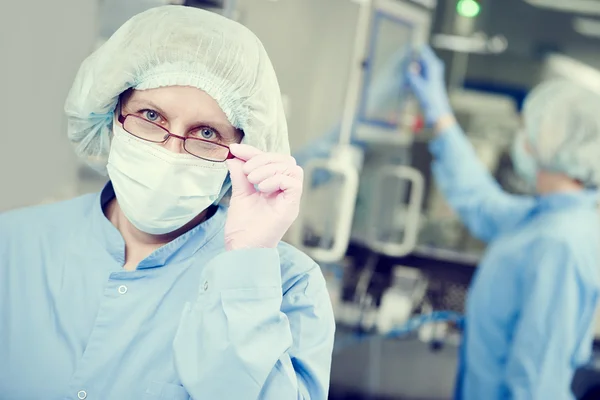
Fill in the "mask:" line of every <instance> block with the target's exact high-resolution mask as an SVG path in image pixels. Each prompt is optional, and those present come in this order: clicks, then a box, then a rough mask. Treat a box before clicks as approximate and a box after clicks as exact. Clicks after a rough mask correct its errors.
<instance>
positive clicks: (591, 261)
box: [529, 221, 600, 287]
mask: <svg viewBox="0 0 600 400" xmlns="http://www.w3.org/2000/svg"><path fill="white" fill-rule="evenodd" d="M594 223H595V224H597V223H598V222H597V221H595V222H594ZM582 228H583V229H582ZM599 244H600V227H597V228H593V227H589V229H587V227H582V226H581V225H579V226H577V224H571V223H565V225H563V226H562V229H554V230H547V231H545V232H544V233H543V234H541V235H540V236H539V237H538V238H537V239H536V240H535V241H534V242H533V243H532V247H531V251H530V252H529V254H530V257H531V258H532V259H531V262H530V263H529V266H530V268H531V272H532V273H533V275H539V274H550V275H552V276H555V277H556V278H557V279H576V280H577V281H579V282H580V283H582V284H583V283H585V284H586V285H593V286H595V287H599V286H600V262H599V259H600V257H599V256H600V251H599V250H598V248H599V247H598V245H599Z"/></svg>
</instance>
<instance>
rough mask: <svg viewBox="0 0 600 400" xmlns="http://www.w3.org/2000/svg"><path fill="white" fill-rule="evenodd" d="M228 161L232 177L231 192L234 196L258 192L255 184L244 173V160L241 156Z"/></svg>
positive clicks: (230, 176)
mask: <svg viewBox="0 0 600 400" xmlns="http://www.w3.org/2000/svg"><path fill="white" fill-rule="evenodd" d="M226 163H227V168H229V178H230V179H231V192H232V195H233V196H240V195H242V196H243V195H248V194H252V193H254V192H256V190H255V189H254V185H253V184H251V183H250V182H249V181H248V177H247V176H246V174H244V171H243V168H244V164H245V162H244V161H242V160H240V159H239V158H234V159H231V160H227V161H226Z"/></svg>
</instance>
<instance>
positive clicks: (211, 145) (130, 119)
mask: <svg viewBox="0 0 600 400" xmlns="http://www.w3.org/2000/svg"><path fill="white" fill-rule="evenodd" d="M119 122H120V123H121V124H122V125H123V129H125V131H126V132H127V133H129V134H130V135H133V136H135V137H136V138H138V139H142V140H145V141H147V142H152V143H164V142H166V141H167V139H169V138H170V137H171V136H172V137H174V138H177V139H180V140H182V141H183V149H184V150H185V151H186V152H187V153H189V154H191V155H193V156H194V157H198V158H201V159H203V160H206V161H212V162H223V161H225V160H228V159H232V158H235V157H234V156H233V155H232V154H231V152H230V151H229V147H227V146H225V145H223V144H219V143H215V142H211V141H209V140H205V139H199V138H195V137H185V136H179V135H175V134H173V133H171V132H169V131H168V130H166V129H165V128H163V127H162V126H160V125H157V124H155V123H153V122H150V121H148V120H147V119H144V118H141V117H138V116H137V115H133V114H127V115H125V116H123V115H122V114H119Z"/></svg>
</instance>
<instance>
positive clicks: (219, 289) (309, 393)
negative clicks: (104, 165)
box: [0, 184, 335, 400]
mask: <svg viewBox="0 0 600 400" xmlns="http://www.w3.org/2000/svg"><path fill="white" fill-rule="evenodd" d="M112 198H114V192H113V190H112V187H111V185H110V184H109V185H107V187H106V188H105V189H104V191H103V192H102V195H87V196H83V197H80V198H77V199H73V200H70V201H66V202H62V203H58V204H53V205H44V206H38V207H33V208H27V209H22V210H17V211H11V212H7V213H4V214H2V215H0V398H1V399H3V400H37V399H49V400H54V399H61V400H64V399H94V400H95V399H98V400H107V399H111V400H121V399H136V400H137V399H169V400H183V399H190V398H193V399H198V400H200V399H211V400H212V399H258V398H260V399H268V400H271V399H272V400H281V399H319V400H321V399H323V400H324V399H326V398H327V392H328V387H329V371H330V366H331V353H332V348H333V339H334V330H335V324H334V318H333V312H332V308H331V303H330V300H329V295H328V293H327V289H326V286H325V281H324V279H323V276H322V274H321V271H320V268H319V267H318V266H317V265H316V264H315V263H314V262H313V261H312V260H311V259H310V258H309V257H307V256H305V255H304V254H302V253H301V252H299V251H298V250H296V249H294V248H292V247H291V246H289V245H286V244H283V243H282V244H281V245H280V246H279V247H278V248H277V249H248V250H238V251H231V252H226V251H225V249H224V240H223V227H224V223H225V217H226V209H223V208H219V209H218V210H217V211H216V213H215V215H213V216H212V217H211V218H210V219H209V220H207V221H206V222H205V223H203V224H201V225H199V226H198V227H196V228H194V229H193V230H191V231H189V232H188V233H186V234H184V235H182V236H181V237H179V238H177V239H175V240H174V241H172V242H171V243H168V244H167V245H165V246H163V247H161V248H160V249H158V250H156V251H155V252H154V253H152V254H151V255H150V256H149V257H147V258H146V259H144V260H143V261H142V262H141V263H140V264H139V266H138V269H137V270H135V271H125V270H123V269H122V265H123V263H124V242H123V239H122V237H121V235H120V234H119V232H118V231H117V230H116V228H115V227H114V226H113V225H112V224H111V223H110V222H109V221H108V220H107V219H106V217H105V216H104V214H103V212H102V208H103V206H104V205H106V204H107V203H108V202H109V201H110V200H111V199H112Z"/></svg>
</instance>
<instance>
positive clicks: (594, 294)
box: [405, 47, 600, 400]
mask: <svg viewBox="0 0 600 400" xmlns="http://www.w3.org/2000/svg"><path fill="white" fill-rule="evenodd" d="M418 61H419V63H420V65H421V66H422V70H421V72H420V73H416V72H408V71H409V69H408V68H406V69H405V71H407V72H406V74H407V76H408V81H409V83H410V85H411V87H412V89H413V91H414V93H415V95H416V97H417V99H418V100H419V102H420V103H421V106H422V109H423V113H424V116H425V119H426V121H427V122H428V123H429V124H430V125H431V126H432V127H433V128H434V130H435V133H436V135H437V138H435V139H434V140H433V141H432V142H431V144H430V149H431V153H432V154H433V157H434V164H433V173H434V175H435V178H436V182H437V184H438V187H439V188H440V189H441V190H442V192H443V193H444V195H445V197H446V199H447V200H448V202H449V203H450V205H451V206H452V207H453V208H454V209H455V210H456V211H457V212H458V214H459V215H460V217H461V218H462V220H463V221H464V222H465V224H466V225H467V226H468V228H469V229H470V230H471V232H472V233H473V234H474V235H476V236H477V237H479V238H480V239H482V240H484V241H486V242H488V243H489V246H488V248H487V251H486V254H485V255H484V257H483V259H482V260H481V263H480V265H479V268H478V269H477V273H476V274H475V277H474V280H473V282H472V285H471V288H470V290H469V296H468V300H467V305H466V328H465V332H464V338H463V339H464V340H463V346H462V351H461V359H460V366H459V371H460V372H459V377H458V387H457V394H456V398H457V399H466V400H481V399H486V400H493V399H523V400H525V399H527V400H538V399H539V400H542V399H543V400H546V399H552V400H560V399H573V398H574V396H573V394H572V393H571V390H570V385H571V379H572V377H573V374H574V371H575V370H576V369H577V368H578V367H579V366H581V365H582V364H583V363H585V362H587V361H588V360H589V358H590V356H591V350H592V340H593V326H592V324H593V319H594V313H595V310H596V303H597V299H598V293H599V287H600V279H599V276H598V272H599V260H598V244H599V243H600V225H599V223H598V222H599V221H598V211H597V203H598V192H597V188H598V185H599V183H600V114H599V112H598V111H599V110H600V99H599V98H598V96H597V95H596V94H594V93H591V92H589V91H588V90H586V89H584V88H580V87H578V86H575V85H573V84H571V83H567V82H549V83H544V84H542V85H540V86H539V87H537V88H536V89H534V90H533V92H532V93H530V95H529V96H528V98H527V100H526V102H525V106H524V111H523V125H524V126H523V132H522V133H521V134H520V135H519V136H518V138H517V140H516V141H515V144H514V149H513V151H514V152H513V162H514V164H515V167H516V170H517V172H519V174H520V175H521V176H522V177H523V178H524V179H526V180H527V181H529V182H530V183H531V185H532V187H534V188H535V190H536V192H537V195H536V196H535V197H524V196H513V195H510V194H508V193H506V192H504V191H502V189H501V188H500V186H499V185H498V184H497V183H496V182H495V181H494V179H493V178H492V176H491V175H490V174H489V173H488V172H487V170H486V169H485V168H484V167H483V165H482V164H481V163H480V162H479V160H478V159H477V156H476V155H475V153H474V151H473V148H472V147H471V145H470V144H469V141H468V140H467V138H466V137H465V135H464V134H463V132H462V131H461V129H460V127H459V126H458V124H457V123H456V120H455V118H454V116H453V114H452V111H451V109H450V106H449V102H448V97H447V94H446V90H445V86H444V71H443V64H442V62H441V61H440V60H439V59H438V58H437V57H436V56H435V54H434V53H433V51H432V50H431V49H430V48H428V47H426V48H424V49H423V50H422V52H421V55H420V57H419V58H418Z"/></svg>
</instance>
